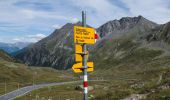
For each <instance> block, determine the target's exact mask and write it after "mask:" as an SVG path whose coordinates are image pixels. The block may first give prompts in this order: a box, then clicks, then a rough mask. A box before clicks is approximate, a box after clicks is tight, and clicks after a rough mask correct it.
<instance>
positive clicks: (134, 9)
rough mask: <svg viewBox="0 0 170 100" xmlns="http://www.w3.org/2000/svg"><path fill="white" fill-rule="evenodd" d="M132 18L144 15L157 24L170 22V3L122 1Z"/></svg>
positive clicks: (150, 0)
mask: <svg viewBox="0 0 170 100" xmlns="http://www.w3.org/2000/svg"><path fill="white" fill-rule="evenodd" d="M122 2H124V4H125V5H126V6H127V7H128V8H129V13H130V14H131V16H135V15H143V16H144V17H146V18H148V19H150V20H152V21H155V22H157V23H166V22H167V21H170V8H169V7H168V6H169V5H170V1H169V2H168V1H167V0H147V1H144V0H122Z"/></svg>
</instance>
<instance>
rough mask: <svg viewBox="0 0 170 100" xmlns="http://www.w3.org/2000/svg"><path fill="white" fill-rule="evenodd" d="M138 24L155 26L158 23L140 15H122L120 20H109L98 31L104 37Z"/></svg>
mask: <svg viewBox="0 0 170 100" xmlns="http://www.w3.org/2000/svg"><path fill="white" fill-rule="evenodd" d="M138 26H140V27H145V26H146V27H148V28H153V27H155V26H157V24H156V23H154V22H152V21H149V20H147V19H146V18H144V17H143V16H141V15H139V16H138V17H122V18H121V19H119V20H117V19H116V20H112V21H109V22H107V23H105V24H104V25H102V26H100V27H99V28H98V29H97V31H98V33H99V34H100V37H104V36H105V35H107V34H115V33H120V31H127V30H130V29H132V28H134V27H138ZM143 29H144V28H143ZM143 29H142V30H143Z"/></svg>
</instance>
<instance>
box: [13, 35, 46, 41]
mask: <svg viewBox="0 0 170 100" xmlns="http://www.w3.org/2000/svg"><path fill="white" fill-rule="evenodd" d="M45 37H46V35H44V34H35V35H27V36H25V37H17V38H13V39H12V41H11V42H12V43H15V42H37V41H39V40H41V39H43V38H45Z"/></svg>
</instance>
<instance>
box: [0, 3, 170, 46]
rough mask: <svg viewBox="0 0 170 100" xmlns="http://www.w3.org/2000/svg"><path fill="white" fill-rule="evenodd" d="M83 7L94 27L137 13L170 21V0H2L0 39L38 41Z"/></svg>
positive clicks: (73, 19)
mask: <svg viewBox="0 0 170 100" xmlns="http://www.w3.org/2000/svg"><path fill="white" fill-rule="evenodd" d="M82 10H86V12H87V24H89V25H91V26H93V27H99V26H100V25H102V24H104V23H106V22H107V21H109V20H114V19H120V18H121V17H126V16H130V17H133V16H138V15H142V16H144V17H145V18H147V19H149V20H151V21H154V22H157V23H159V24H163V23H166V22H168V21H170V0H0V42H7V43H14V42H21V41H22V42H36V41H38V40H40V39H42V38H44V37H46V36H48V35H49V34H51V33H52V32H53V31H54V30H55V29H56V28H60V27H61V26H63V25H64V24H66V23H68V22H69V23H75V22H77V21H79V20H81V11H82Z"/></svg>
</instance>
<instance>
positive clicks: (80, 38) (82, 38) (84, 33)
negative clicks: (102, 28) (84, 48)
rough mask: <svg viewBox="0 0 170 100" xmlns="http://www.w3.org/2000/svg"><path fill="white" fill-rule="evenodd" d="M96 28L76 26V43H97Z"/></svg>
mask: <svg viewBox="0 0 170 100" xmlns="http://www.w3.org/2000/svg"><path fill="white" fill-rule="evenodd" d="M94 34H95V30H94V29H93V28H85V27H80V26H74V43H86V44H94V43H95V35H94Z"/></svg>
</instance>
